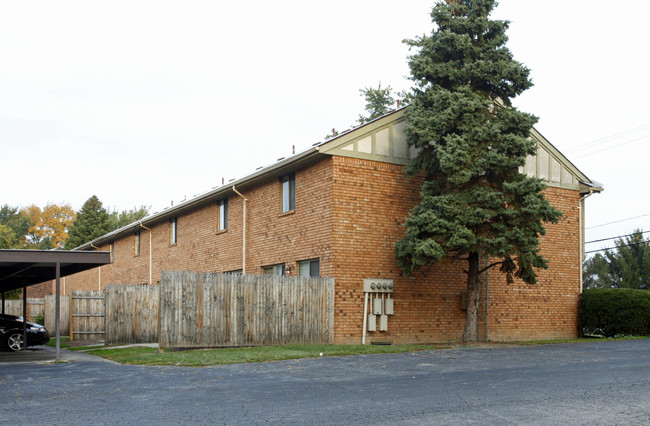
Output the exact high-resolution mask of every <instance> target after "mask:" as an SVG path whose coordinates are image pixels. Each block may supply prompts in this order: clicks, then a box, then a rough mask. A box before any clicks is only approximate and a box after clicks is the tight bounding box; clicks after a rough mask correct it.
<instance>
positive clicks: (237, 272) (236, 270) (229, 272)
mask: <svg viewBox="0 0 650 426" xmlns="http://www.w3.org/2000/svg"><path fill="white" fill-rule="evenodd" d="M242 273H243V272H242V270H241V269H235V270H232V271H226V272H224V274H237V275H241V274H242Z"/></svg>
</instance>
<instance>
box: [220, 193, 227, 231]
mask: <svg viewBox="0 0 650 426" xmlns="http://www.w3.org/2000/svg"><path fill="white" fill-rule="evenodd" d="M218 204H219V217H218V218H217V230H218V231H224V230H226V229H228V199H225V200H220V201H219V203H218Z"/></svg>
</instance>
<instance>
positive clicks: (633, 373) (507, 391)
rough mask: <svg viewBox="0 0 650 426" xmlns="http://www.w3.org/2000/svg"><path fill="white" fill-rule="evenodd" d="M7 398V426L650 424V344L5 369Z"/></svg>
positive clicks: (0, 399)
mask: <svg viewBox="0 0 650 426" xmlns="http://www.w3.org/2000/svg"><path fill="white" fill-rule="evenodd" d="M65 352H68V351H65ZM0 389H1V391H0V403H1V404H2V405H1V406H2V410H0V423H1V424H91V423H92V424H116V423H121V424H178V423H190V424H262V423H281V424H314V423H320V424H395V423H397V424H468V423H476V424H522V423H523V424H586V423H589V424H648V423H650V340H629V341H615V342H593V343H591V342H590V343H576V344H561V345H543V346H527V347H523V346H508V347H482V348H470V349H447V350H438V351H424V352H413V353H405V354H385V355H365V356H351V357H331V358H319V359H301V360H291V361H280V362H268V363H259V364H235V365H225V366H215V367H206V368H188V367H143V366H127V365H118V364H114V363H112V362H108V361H103V360H99V359H97V358H95V357H93V356H91V355H86V356H84V357H83V359H78V360H70V361H69V362H64V363H58V364H53V363H17V364H16V363H2V361H0Z"/></svg>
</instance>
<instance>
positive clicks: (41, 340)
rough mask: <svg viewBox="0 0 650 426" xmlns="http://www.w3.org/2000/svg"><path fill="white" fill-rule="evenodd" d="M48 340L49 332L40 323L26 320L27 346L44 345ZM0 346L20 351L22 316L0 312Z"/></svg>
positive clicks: (21, 346) (22, 343) (21, 344)
mask: <svg viewBox="0 0 650 426" xmlns="http://www.w3.org/2000/svg"><path fill="white" fill-rule="evenodd" d="M49 341H50V333H48V332H47V329H46V328H45V327H43V326H42V325H39V324H35V323H33V322H29V321H27V346H36V345H44V344H46V343H47V342H49ZM0 346H1V347H4V348H9V349H10V350H12V351H20V350H22V349H23V347H24V342H23V317H17V316H15V315H3V314H0Z"/></svg>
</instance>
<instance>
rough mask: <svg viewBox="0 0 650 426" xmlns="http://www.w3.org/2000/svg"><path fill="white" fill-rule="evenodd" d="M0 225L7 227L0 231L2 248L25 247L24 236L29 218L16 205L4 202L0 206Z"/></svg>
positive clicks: (28, 224) (27, 228) (29, 221)
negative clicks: (2, 242) (3, 245)
mask: <svg viewBox="0 0 650 426" xmlns="http://www.w3.org/2000/svg"><path fill="white" fill-rule="evenodd" d="M0 225H3V226H5V227H7V228H8V229H5V230H3V231H2V233H3V235H4V237H3V238H4V240H5V243H4V244H5V245H6V247H3V248H26V246H27V243H26V236H27V231H28V230H29V227H30V226H31V220H30V218H29V216H27V215H26V214H24V213H23V212H22V211H21V210H20V209H19V208H18V207H10V206H9V205H7V204H5V205H3V206H2V207H0Z"/></svg>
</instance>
